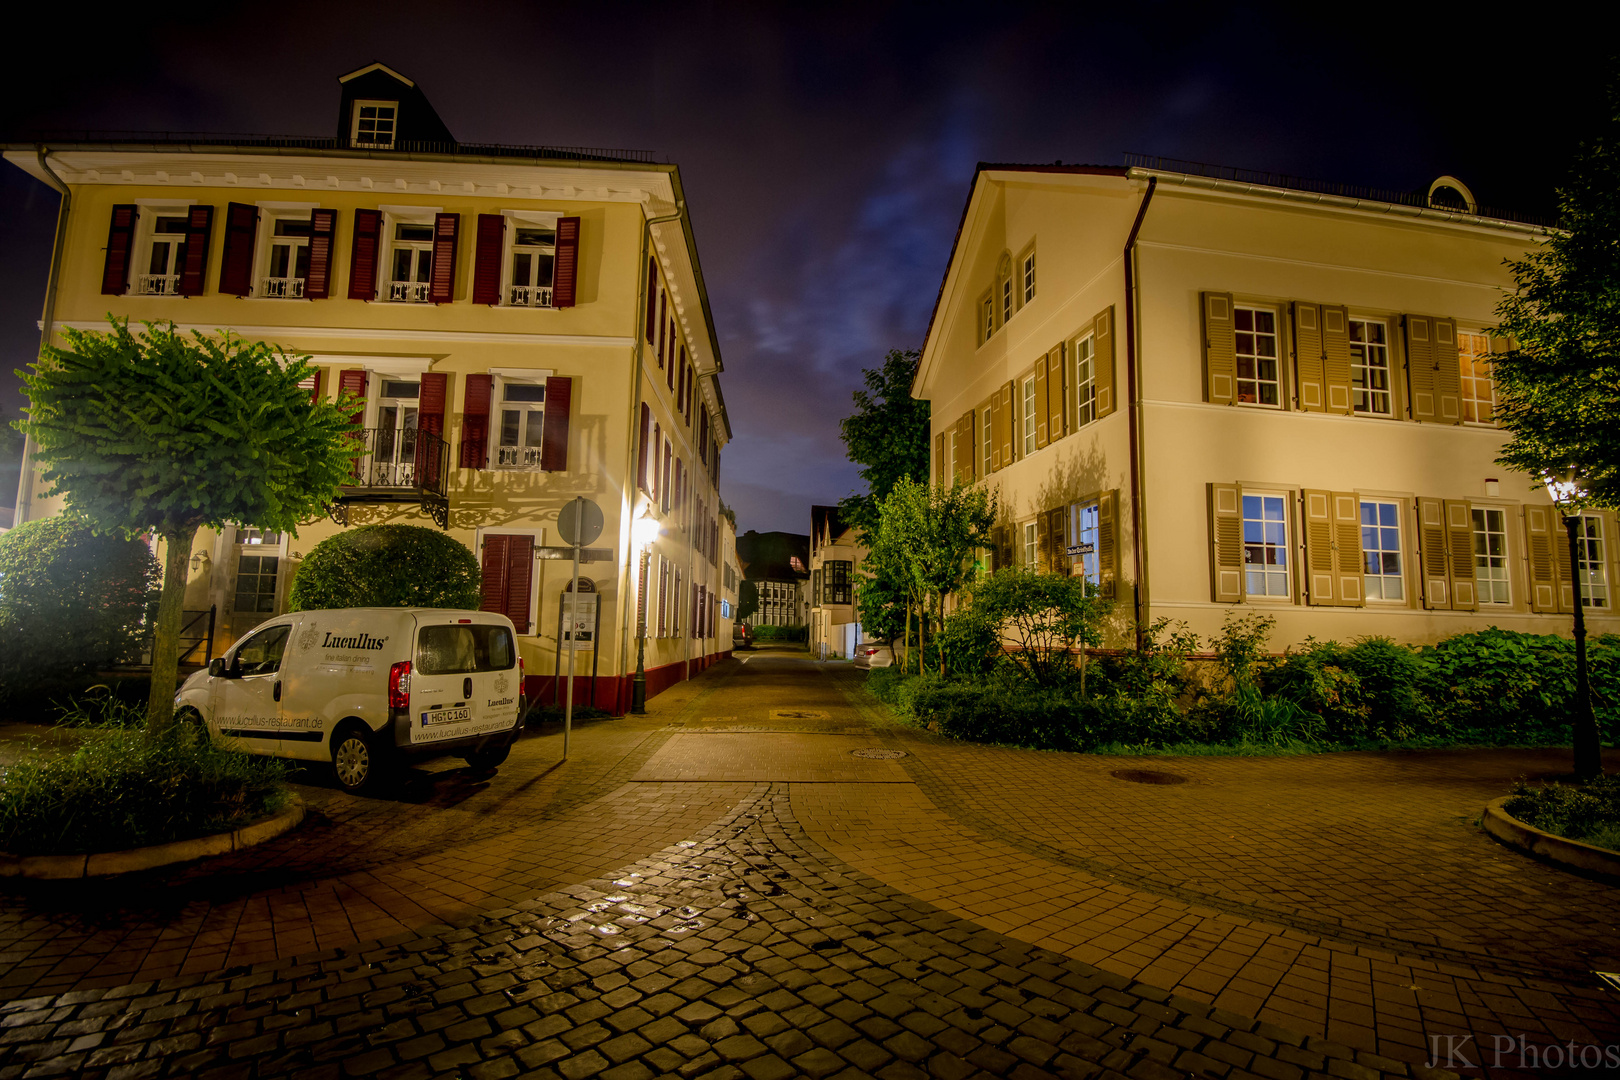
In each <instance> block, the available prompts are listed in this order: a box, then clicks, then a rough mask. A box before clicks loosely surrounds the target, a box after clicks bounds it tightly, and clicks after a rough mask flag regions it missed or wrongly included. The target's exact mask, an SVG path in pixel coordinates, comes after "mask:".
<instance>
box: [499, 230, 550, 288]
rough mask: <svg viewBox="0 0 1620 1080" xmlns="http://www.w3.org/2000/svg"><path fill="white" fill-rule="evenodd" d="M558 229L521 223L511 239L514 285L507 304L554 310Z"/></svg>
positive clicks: (511, 286) (512, 284)
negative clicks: (552, 293) (553, 298)
mask: <svg viewBox="0 0 1620 1080" xmlns="http://www.w3.org/2000/svg"><path fill="white" fill-rule="evenodd" d="M556 260H557V230H556V229H554V228H549V227H544V226H538V225H535V226H524V225H521V224H519V225H518V227H517V230H516V233H515V235H514V236H513V237H512V283H511V285H510V286H509V287H508V289H507V302H508V303H510V304H514V305H516V306H518V307H551V284H552V273H553V271H554V269H555V266H556Z"/></svg>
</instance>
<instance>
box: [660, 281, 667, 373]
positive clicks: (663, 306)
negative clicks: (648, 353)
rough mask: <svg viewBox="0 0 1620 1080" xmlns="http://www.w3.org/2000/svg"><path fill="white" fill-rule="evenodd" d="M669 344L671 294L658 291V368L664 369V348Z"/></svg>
mask: <svg viewBox="0 0 1620 1080" xmlns="http://www.w3.org/2000/svg"><path fill="white" fill-rule="evenodd" d="M668 345H669V294H668V293H666V292H664V291H663V290H662V289H660V290H659V292H658V370H659V371H663V370H664V349H665V348H666V347H667V346H668Z"/></svg>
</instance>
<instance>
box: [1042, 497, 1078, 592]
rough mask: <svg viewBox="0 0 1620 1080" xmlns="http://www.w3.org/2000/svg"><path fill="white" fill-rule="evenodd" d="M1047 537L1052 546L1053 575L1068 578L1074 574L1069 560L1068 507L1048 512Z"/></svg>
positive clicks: (1056, 508)
mask: <svg viewBox="0 0 1620 1080" xmlns="http://www.w3.org/2000/svg"><path fill="white" fill-rule="evenodd" d="M1046 535H1047V536H1048V537H1050V542H1051V544H1052V558H1051V562H1050V565H1051V567H1052V573H1054V574H1062V575H1064V576H1065V577H1067V576H1068V575H1069V574H1071V573H1073V572H1074V571H1073V566H1072V563H1071V561H1070V559H1069V550H1068V549H1069V509H1068V507H1066V506H1058V507H1054V508H1052V509H1051V510H1048V511H1047V512H1046Z"/></svg>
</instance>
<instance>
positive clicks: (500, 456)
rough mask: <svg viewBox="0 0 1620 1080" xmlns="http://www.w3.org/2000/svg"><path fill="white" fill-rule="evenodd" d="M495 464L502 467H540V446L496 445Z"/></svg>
mask: <svg viewBox="0 0 1620 1080" xmlns="http://www.w3.org/2000/svg"><path fill="white" fill-rule="evenodd" d="M495 464H496V466H497V467H498V468H502V469H538V468H539V467H540V448H539V447H538V446H497V447H496V448H495Z"/></svg>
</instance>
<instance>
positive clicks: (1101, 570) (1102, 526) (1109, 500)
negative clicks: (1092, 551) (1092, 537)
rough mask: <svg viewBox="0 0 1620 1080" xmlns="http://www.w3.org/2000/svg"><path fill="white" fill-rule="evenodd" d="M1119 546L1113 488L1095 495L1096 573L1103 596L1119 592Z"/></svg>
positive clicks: (1115, 495)
mask: <svg viewBox="0 0 1620 1080" xmlns="http://www.w3.org/2000/svg"><path fill="white" fill-rule="evenodd" d="M1077 539H1078V538H1077ZM1119 548H1120V543H1119V491H1118V489H1115V490H1113V491H1105V492H1103V493H1102V494H1101V495H1098V496H1097V574H1098V576H1099V578H1100V579H1101V580H1100V582H1099V586H1100V587H1099V591H1100V592H1101V594H1102V595H1103V596H1109V597H1112V596H1117V595H1118V593H1119Z"/></svg>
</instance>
